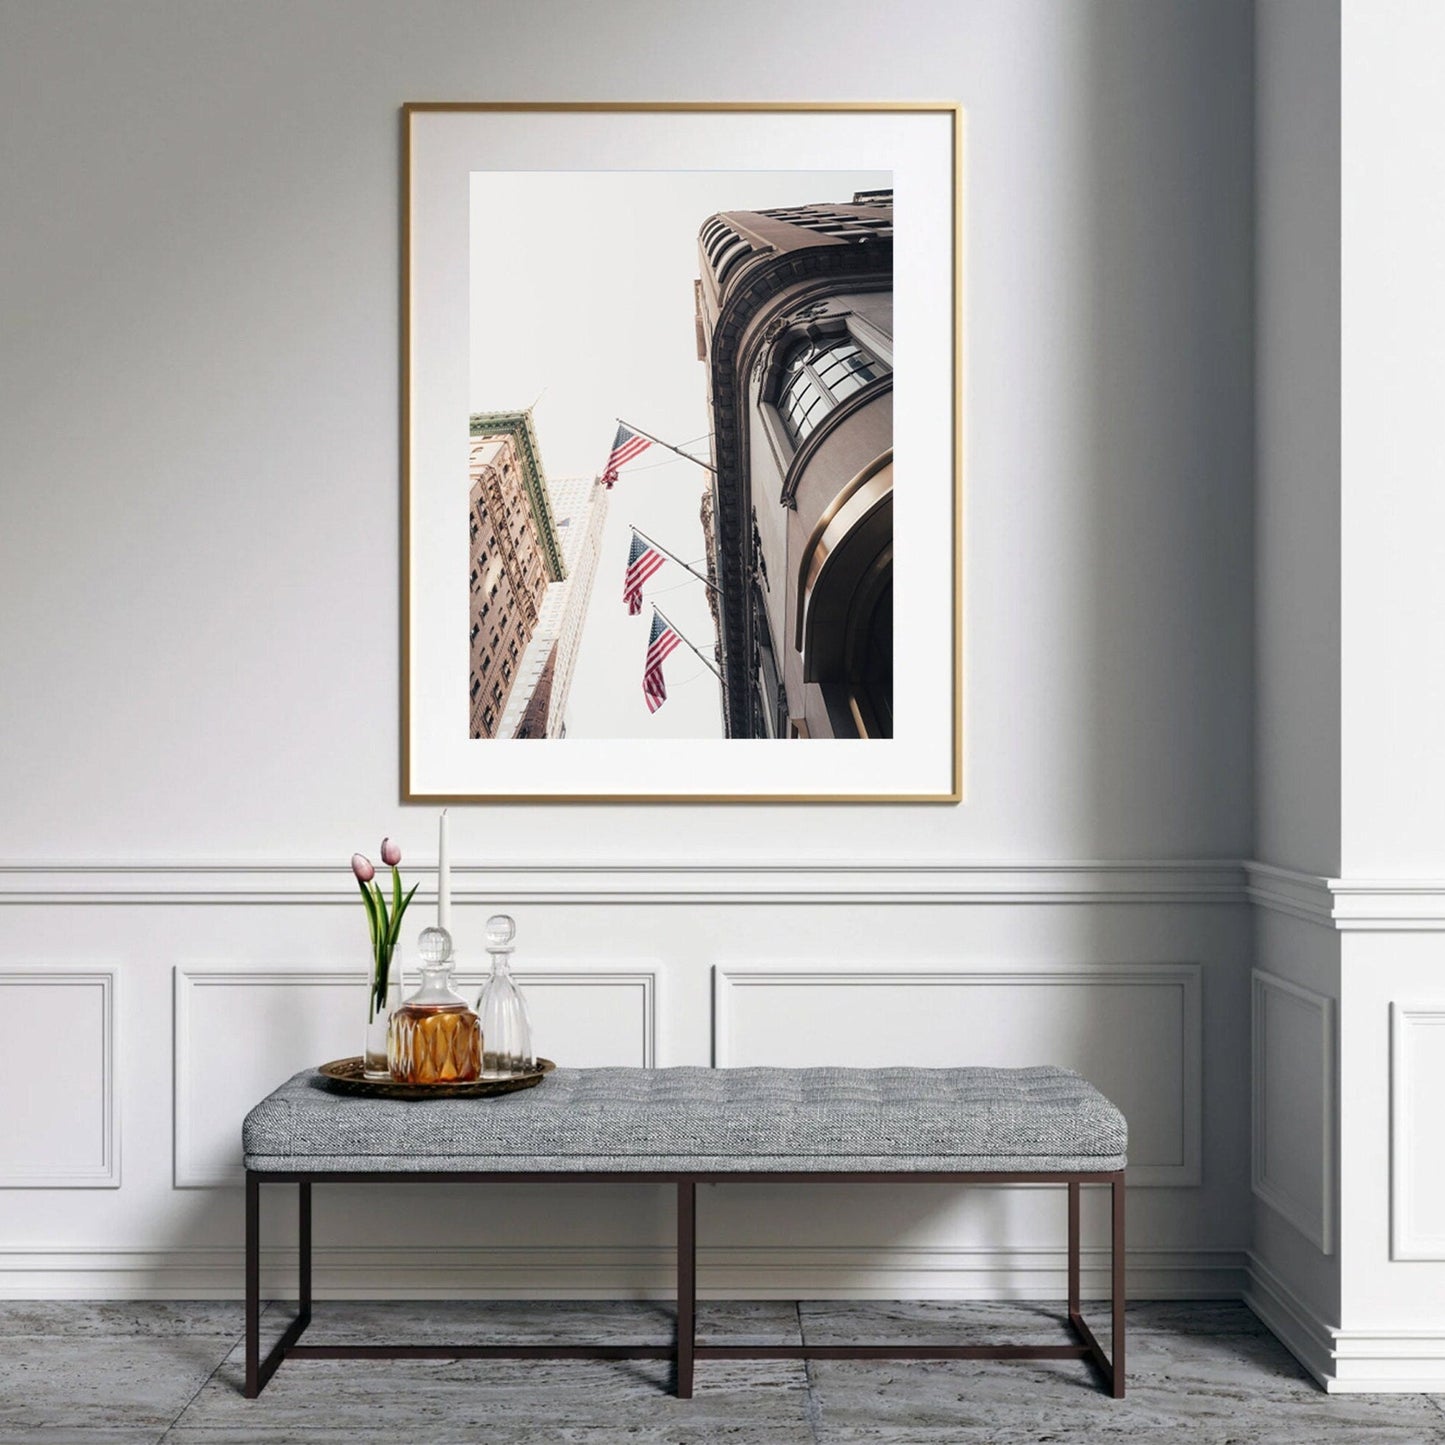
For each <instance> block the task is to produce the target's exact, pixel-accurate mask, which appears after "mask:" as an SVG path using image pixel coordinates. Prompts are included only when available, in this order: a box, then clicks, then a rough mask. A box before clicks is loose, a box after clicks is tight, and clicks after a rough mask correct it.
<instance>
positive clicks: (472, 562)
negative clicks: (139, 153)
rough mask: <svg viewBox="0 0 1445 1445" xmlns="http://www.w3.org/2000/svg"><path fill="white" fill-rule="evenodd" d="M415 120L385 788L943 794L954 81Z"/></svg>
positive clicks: (957, 371)
mask: <svg viewBox="0 0 1445 1445" xmlns="http://www.w3.org/2000/svg"><path fill="white" fill-rule="evenodd" d="M404 125H405V180H404V192H405V200H404V203H405V210H406V214H405V227H404V245H403V261H402V265H403V277H402V285H403V310H404V351H403V378H402V380H403V430H404V455H403V468H402V472H403V476H402V489H403V490H402V792H403V796H404V797H405V798H407V799H409V800H412V801H417V802H422V801H427V802H509V801H511V802H568V801H577V802H602V801H607V802H622V801H656V802H668V801H672V802H893V803H897V802H939V803H950V802H958V801H959V800H960V799H961V797H962V769H963V740H962V675H963V656H962V653H963V647H962V593H963V579H962V545H961V538H962V491H963V486H962V482H963V403H962V396H963V325H962V323H963V301H962V236H963V118H962V114H961V112H960V110H959V108H958V107H957V106H955V105H951V104H924V103H918V104H913V103H889V104H876V105H875V104H862V103H859V104H843V103H840V104H815V103H806V104H796V105H794V104H787V105H784V104H774V105H767V104H750V103H748V104H742V103H740V104H720V103H705V104H701V103H700V104H656V105H653V104H632V105H622V104H617V105H602V104H599V105H584V104H555V105H549V104H535V105H534V104H496V105H483V104H478V105H469V104H451V103H432V102H427V103H418V104H413V105H408V106H407V107H406V108H405V113H404ZM895 461H896V467H895ZM895 474H896V475H897V477H899V478H901V480H902V482H903V490H902V492H901V493H897V494H896V505H895V488H894V477H895ZM895 552H896V557H897V560H898V561H899V562H901V563H902V566H901V567H899V568H897V569H895V567H894V559H895Z"/></svg>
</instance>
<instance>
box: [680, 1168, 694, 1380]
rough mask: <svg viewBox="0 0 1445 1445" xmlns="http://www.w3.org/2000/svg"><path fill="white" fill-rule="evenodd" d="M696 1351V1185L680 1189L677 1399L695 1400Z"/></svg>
mask: <svg viewBox="0 0 1445 1445" xmlns="http://www.w3.org/2000/svg"><path fill="white" fill-rule="evenodd" d="M696 1349H697V1185H696V1184H679V1185H678V1186H677V1398H678V1399H679V1400H690V1399H692V1373H693V1360H694V1358H695V1356H694V1351H695V1350H696Z"/></svg>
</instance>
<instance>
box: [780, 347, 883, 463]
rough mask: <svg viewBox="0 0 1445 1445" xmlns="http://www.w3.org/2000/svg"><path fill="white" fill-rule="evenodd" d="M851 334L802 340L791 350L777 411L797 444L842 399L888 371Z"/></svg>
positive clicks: (784, 365) (785, 366) (785, 365)
mask: <svg viewBox="0 0 1445 1445" xmlns="http://www.w3.org/2000/svg"><path fill="white" fill-rule="evenodd" d="M887 370H888V366H887V364H886V363H885V362H882V361H880V360H878V359H877V358H876V357H873V356H870V355H869V354H868V353H867V352H866V351H864V350H863V348H862V347H861V346H859V345H858V343H857V342H856V341H854V340H853V338H852V337H851V336H847V335H844V336H840V337H836V338H831V337H830V338H828V339H827V340H824V341H820V342H819V341H803V342H800V343H799V344H798V345H797V346H795V347H794V348H793V349H792V351H790V352H789V353H788V356H787V359H786V360H785V361H784V363H783V378H782V384H781V386H780V387H779V389H778V415H779V416H780V417H782V419H783V425H784V427H786V428H787V432H788V436H789V437H790V438H791V439H792V442H793V445H794V446H798V445H800V444H801V443H802V441H803V439H804V438H805V437H806V436H807V435H808V433H809V432H811V431H812V430H813V429H814V428H815V427H816V426H817V425H818V423H819V422H821V421H822V420H823V418H824V417H825V416H827V415H828V413H829V412H830V411H832V410H833V408H834V407H835V406H837V405H838V403H839V402H840V401H843V400H844V399H845V398H847V397H850V396H852V395H853V393H854V392H855V391H861V390H862V388H863V387H864V386H866V385H867V384H868V383H869V382H870V381H872V380H873V378H874V377H876V376H882V375H883V374H884V373H885V372H887Z"/></svg>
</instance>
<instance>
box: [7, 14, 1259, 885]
mask: <svg viewBox="0 0 1445 1445" xmlns="http://www.w3.org/2000/svg"><path fill="white" fill-rule="evenodd" d="M826 15H827V24H826V25H823V26H820V25H819V23H818V20H819V14H818V13H817V12H816V11H814V10H812V9H811V7H808V6H802V7H778V6H776V5H773V4H770V3H768V4H764V3H754V0H747V3H742V4H738V5H733V6H730V7H726V8H719V7H716V6H702V5H693V4H686V5H679V4H675V3H670V4H651V5H648V4H639V3H632V4H624V5H606V6H601V5H598V6H591V5H580V4H579V5H564V4H556V3H541V4H534V5H526V6H523V5H502V4H481V3H469V4H448V3H438V0H421V3H407V4H401V3H377V0H345V3H316V0H304V3H290V0H288V3H279V4H278V3H265V0H259V3H247V4H233V5H196V4H192V3H155V0H125V3H122V4H71V3H65V0H59V3H45V4H35V3H21V4H17V3H13V0H7V3H5V5H4V8H3V10H0V16H3V27H4V34H3V45H0V88H3V92H4V94H5V95H6V97H7V100H8V101H9V103H10V106H11V114H12V116H13V117H14V118H15V119H14V124H13V127H12V128H11V131H10V134H9V135H8V137H7V141H8V144H7V147H6V152H5V160H4V165H5V175H4V194H5V197H6V203H5V206H4V208H3V213H0V228H3V231H0V249H3V253H4V255H5V257H6V263H5V266H4V267H3V274H0V286H3V287H4V289H5V338H4V356H3V366H4V391H3V397H0V407H3V412H0V435H3V437H4V446H5V462H4V478H5V482H4V484H5V489H6V493H7V508H6V518H5V527H4V529H3V535H0V569H3V573H0V575H3V576H4V578H5V583H4V586H5V592H6V606H5V608H4V610H3V616H0V629H3V652H4V656H5V658H6V669H7V678H6V687H5V697H4V703H3V707H4V714H3V716H4V732H5V748H4V756H3V760H0V811H3V816H4V818H5V821H6V835H7V836H6V839H5V844H4V851H5V852H6V853H7V854H9V855H11V856H12V857H23V858H36V857H39V858H45V859H67V860H69V859H98V858H105V859H109V858H121V857H125V858H135V857H149V858H154V859H161V860H172V859H177V858H195V857H210V858H228V857H232V856H238V855H240V856H247V857H253V858H254V857H270V856H274V855H276V854H281V855H283V856H286V857H293V858H318V859H319V858H330V857H344V856H345V855H346V853H348V852H349V850H350V849H351V847H352V846H354V843H353V841H352V840H354V839H356V838H368V837H370V836H371V834H373V833H377V834H378V835H379V834H380V832H382V831H390V832H394V833H397V834H398V835H400V836H403V837H405V838H408V839H413V838H414V839H417V840H418V841H420V838H421V837H423V836H425V837H429V830H430V821H429V820H428V822H427V824H426V825H425V827H423V825H422V824H421V823H420V822H419V821H416V820H411V821H408V820H407V819H406V818H405V817H404V816H402V810H400V809H399V808H398V806H397V801H396V798H397V786H398V785H397V778H398V771H399V769H398V760H397V759H398V737H397V726H398V725H397V710H396V706H395V699H394V687H395V684H394V680H393V679H394V663H393V661H392V652H393V647H392V629H393V626H394V619H395V617H396V611H397V454H398V440H397V428H398V421H397V385H398V382H397V372H398V363H397V294H398V280H397V268H398V236H397V231H398V181H397V151H398V135H399V127H398V120H397V107H398V105H399V104H400V103H401V102H402V101H404V100H408V99H424V98H444V99H462V98H476V99H486V98H503V97H527V98H535V97H561V98H570V97H597V98H607V97H634V98H635V97H660V98H667V97H692V98H695V97H699V96H721V97H730V98H731V97H753V96H758V97H788V98H798V97H806V96H810V95H811V96H816V97H820V98H824V97H849V96H861V97H872V96H877V97H890V96H926V97H933V96H940V97H946V98H954V97H956V98H959V99H961V100H962V101H963V102H964V103H965V105H966V106H967V108H968V111H969V142H968V146H969V151H968V167H969V176H968V195H969V202H968V280H967V286H968V362H969V372H968V417H969V433H968V437H969V446H968V450H969V474H970V475H969V487H968V511H967V537H968V635H967V644H968V661H967V682H968V699H967V760H966V764H967V792H968V801H967V803H966V804H965V806H963V807H961V808H932V809H926V810H919V809H896V810H879V809H869V810H867V811H866V812H856V813H840V812H838V811H837V810H825V809H819V810H811V811H810V810H790V811H787V812H783V811H773V810H765V809H758V808H750V809H737V810H728V811H723V812H718V811H716V810H714V811H712V812H705V811H702V810H695V809H666V810H644V809H628V810H616V809H612V810H607V811H605V812H604V813H602V815H601V817H600V818H598V817H589V816H588V815H587V814H586V813H585V812H582V811H579V810H575V809H567V810H565V811H554V810H549V809H545V808H529V809H525V810H515V811H513V812H512V813H510V814H509V815H508V817H507V820H506V824H505V827H501V828H499V827H498V826H497V825H496V824H495V823H494V822H493V821H492V819H491V818H490V817H489V816H487V815H484V814H482V813H480V812H477V813H469V812H467V811H465V810H463V811H462V812H461V813H460V814H459V815H458V816H457V817H456V818H455V819H454V832H453V847H454V850H455V852H456V855H457V856H458V857H461V858H463V859H466V858H479V859H480V858H491V857H496V856H500V855H508V856H513V857H517V858H522V859H525V858H528V857H540V856H551V857H555V856H556V854H557V852H558V850H559V849H560V850H561V851H562V852H563V853H566V854H569V855H577V856H582V855H587V854H589V853H591V852H594V851H595V845H592V844H589V843H588V842H587V841H586V840H587V839H589V838H597V837H599V836H605V838H606V840H607V848H608V850H609V852H610V853H611V854H613V855H614V856H628V855H630V856H635V857H641V858H652V857H657V856H661V855H663V854H669V853H677V852H679V851H681V852H683V853H688V854H691V853H697V854H709V853H710V854H713V855H715V856H720V857H724V858H731V857H737V856H739V855H744V854H747V853H750V852H752V851H754V850H757V849H760V848H761V849H763V850H764V851H776V850H774V849H773V846H772V845H771V844H769V843H768V842H767V841H766V840H768V839H771V838H774V837H777V836H779V834H780V832H786V835H787V836H788V838H789V839H790V848H789V850H788V851H794V850H796V851H797V852H798V853H801V854H802V855H804V856H815V855H816V856H826V855H833V854H837V853H838V852H839V851H840V850H841V851H843V852H845V853H848V854H850V855H851V854H852V853H854V852H855V851H857V850H859V849H861V850H863V851H864V852H865V853H866V855H868V856H879V857H890V858H895V859H927V858H938V857H949V858H960V857H974V858H1000V857H1003V858H1011V859H1018V858H1038V857H1044V858H1121V857H1123V858H1136V857H1137V858H1148V857H1169V858H1178V857H1197V856H1220V855H1226V856H1236V857H1237V856H1240V855H1241V854H1242V853H1244V852H1246V851H1248V845H1249V839H1250V830H1251V807H1250V801H1249V800H1250V782H1249V759H1250V733H1251V704H1250V682H1249V679H1250V675H1251V661H1250V650H1251V643H1250V613H1251V572H1250V532H1251V503H1250V500H1249V497H1250V469H1251V456H1252V437H1251V429H1250V413H1251V403H1250V392H1251V370H1250V368H1251V340H1250V322H1251V296H1250V284H1249V277H1250V236H1251V213H1252V199H1251V196H1252V191H1251V141H1250V128H1251V114H1252V102H1251V98H1250V84H1251V77H1250V63H1249V56H1250V47H1251V40H1250V34H1251V12H1250V9H1249V7H1248V6H1247V5H1246V4H1243V3H1227V4H1218V3H1209V4H1203V3H1201V4H1144V3H1118V0H1108V3H1098V4H1090V3H1071V4H1069V5H1067V6H1060V5H1058V4H1055V3H1014V0H1010V3H1001V0H987V3H964V4H957V3H941V0H940V3H936V4H923V3H914V4H904V5H899V6H890V7H880V6H875V5H872V4H859V3H843V4H838V5H829V6H827V7H826ZM602 223H603V224H605V219H604V220H603V221H602ZM363 657H364V659H365V660H364V661H363ZM378 667H379V668H380V669H381V676H382V678H383V679H384V681H385V682H386V684H387V685H384V686H382V687H381V688H378V686H377V676H378V671H377V670H378ZM583 829H585V830H586V831H585V832H583V831H581V830H583ZM574 830H575V832H574Z"/></svg>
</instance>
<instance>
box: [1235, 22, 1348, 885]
mask: <svg viewBox="0 0 1445 1445" xmlns="http://www.w3.org/2000/svg"><path fill="white" fill-rule="evenodd" d="M1256 35H1257V52H1256V62H1255V63H1256V67H1257V70H1258V99H1257V102H1256V106H1257V109H1256V122H1255V124H1256V142H1255V154H1256V157H1257V161H1256V164H1257V173H1256V177H1255V204H1256V208H1257V217H1258V227H1259V233H1258V244H1257V250H1256V253H1255V256H1256V259H1255V266H1256V271H1255V284H1256V287H1257V290H1258V296H1259V305H1258V318H1259V319H1258V331H1257V335H1256V338H1255V365H1256V388H1255V399H1256V422H1255V425H1256V430H1257V451H1256V457H1257V473H1256V496H1255V519H1256V521H1255V526H1256V541H1255V587H1256V594H1255V595H1256V610H1257V618H1256V624H1255V626H1256V631H1255V676H1256V679H1257V684H1256V685H1257V697H1256V709H1257V713H1256V729H1255V745H1256V752H1255V775H1256V790H1257V803H1256V807H1257V820H1256V842H1255V856H1256V857H1258V858H1260V859H1261V860H1262V861H1264V862H1266V863H1276V864H1280V865H1283V866H1286V867H1292V868H1299V869H1304V870H1305V871H1307V872H1312V873H1324V874H1337V873H1338V872H1339V871H1340V13H1339V8H1338V6H1336V5H1329V4H1325V5H1321V4H1318V3H1316V0H1272V3H1270V4H1267V5H1261V6H1260V7H1259V11H1258V21H1257V27H1256Z"/></svg>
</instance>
